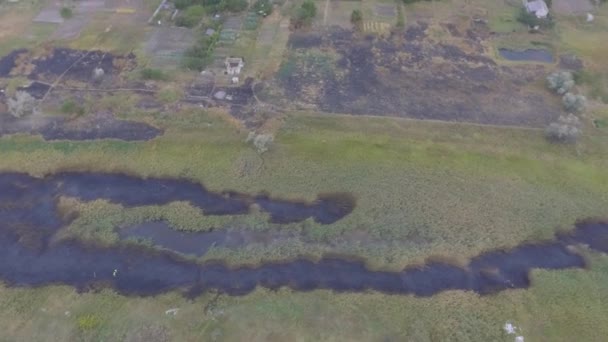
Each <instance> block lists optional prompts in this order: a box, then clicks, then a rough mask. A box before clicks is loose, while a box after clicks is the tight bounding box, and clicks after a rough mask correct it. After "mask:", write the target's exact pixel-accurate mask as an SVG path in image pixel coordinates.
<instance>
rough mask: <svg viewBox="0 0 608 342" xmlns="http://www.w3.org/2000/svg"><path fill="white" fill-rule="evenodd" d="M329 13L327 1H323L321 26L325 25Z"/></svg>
mask: <svg viewBox="0 0 608 342" xmlns="http://www.w3.org/2000/svg"><path fill="white" fill-rule="evenodd" d="M328 13H329V0H325V10H324V11H323V25H327V14H328Z"/></svg>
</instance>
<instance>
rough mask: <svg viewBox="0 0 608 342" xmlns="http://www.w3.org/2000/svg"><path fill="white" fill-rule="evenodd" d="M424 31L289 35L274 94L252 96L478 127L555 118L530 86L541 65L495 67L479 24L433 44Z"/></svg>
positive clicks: (555, 111)
mask: <svg viewBox="0 0 608 342" xmlns="http://www.w3.org/2000/svg"><path fill="white" fill-rule="evenodd" d="M427 27H428V25H426V24H425V23H417V24H415V25H412V26H410V27H408V28H406V29H404V31H402V32H393V33H392V35H391V36H390V37H387V38H383V37H373V36H365V37H361V36H359V35H357V34H355V33H353V32H352V31H349V30H345V29H341V28H337V27H332V28H330V29H328V30H326V31H316V32H310V33H308V34H307V33H302V32H300V33H294V34H293V35H292V37H291V38H290V41H289V46H290V50H289V52H288V54H287V58H286V60H285V61H284V63H283V65H282V66H281V69H280V71H279V73H278V74H277V80H276V84H275V88H276V89H279V90H277V92H278V93H277V94H273V96H267V97H263V94H258V97H259V98H260V99H261V100H262V101H266V102H273V103H276V104H279V105H281V106H283V107H287V108H290V107H295V108H307V109H311V108H314V109H318V110H321V111H324V112H330V113H332V112H337V113H349V114H362V115H367V114H371V115H392V116H403V117H412V118H418V119H435V120H447V121H464V122H475V123H483V124H499V125H518V126H533V127H544V126H545V125H546V124H547V123H548V122H550V121H551V120H553V119H554V118H556V117H557V116H559V114H560V112H561V108H560V107H559V105H558V104H555V103H553V102H552V101H550V100H546V99H545V98H546V94H545V92H544V91H542V89H537V88H535V87H534V82H535V81H537V80H539V79H542V78H543V77H545V74H546V71H545V70H544V67H543V66H542V65H538V64H530V65H528V64H525V63H522V64H521V65H517V66H513V67H509V68H503V67H500V66H499V65H497V64H496V63H495V62H494V60H493V59H492V58H490V57H489V55H490V53H489V52H488V51H486V47H485V45H484V42H485V40H487V39H488V38H489V37H490V33H489V29H488V28H487V27H486V26H485V25H483V24H479V23H471V24H470V25H469V28H468V29H467V30H466V35H461V36H452V37H451V39H450V40H449V42H447V41H446V42H438V41H436V40H434V39H433V38H432V37H430V36H429V35H428V34H427V32H426V30H427ZM313 52H314V53H313ZM319 56H325V58H320V57H319ZM335 56H337V57H335ZM513 99H517V101H514V100H513Z"/></svg>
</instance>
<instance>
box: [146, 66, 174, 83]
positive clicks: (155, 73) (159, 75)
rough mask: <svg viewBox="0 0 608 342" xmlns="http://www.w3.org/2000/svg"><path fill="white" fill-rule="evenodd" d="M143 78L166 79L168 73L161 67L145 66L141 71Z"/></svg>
mask: <svg viewBox="0 0 608 342" xmlns="http://www.w3.org/2000/svg"><path fill="white" fill-rule="evenodd" d="M141 78H143V79H144V80H155V81H165V80H167V79H168V77H167V75H166V74H165V73H164V72H163V71H162V70H160V69H151V68H145V69H143V70H142V71H141Z"/></svg>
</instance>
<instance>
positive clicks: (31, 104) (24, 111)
mask: <svg viewBox="0 0 608 342" xmlns="http://www.w3.org/2000/svg"><path fill="white" fill-rule="evenodd" d="M36 104H37V101H36V99H35V98H34V97H33V96H32V95H30V94H29V93H27V92H26V91H23V90H20V91H17V92H16V93H15V97H14V98H9V99H8V111H9V113H11V115H12V116H14V117H16V118H20V117H23V116H26V115H30V114H32V113H34V111H36Z"/></svg>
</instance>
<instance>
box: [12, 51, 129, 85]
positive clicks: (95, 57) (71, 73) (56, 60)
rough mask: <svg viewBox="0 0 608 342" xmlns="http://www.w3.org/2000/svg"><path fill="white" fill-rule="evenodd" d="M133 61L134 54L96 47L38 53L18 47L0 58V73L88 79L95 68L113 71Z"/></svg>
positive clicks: (47, 78)
mask: <svg viewBox="0 0 608 342" xmlns="http://www.w3.org/2000/svg"><path fill="white" fill-rule="evenodd" d="M135 64H136V62H135V55H134V54H129V55H125V56H120V55H114V54H112V53H109V52H105V51H99V50H93V51H88V50H75V49H69V48H53V49H51V50H49V51H47V52H46V53H44V54H42V55H40V56H39V55H35V54H34V53H33V52H32V51H29V50H26V49H19V50H15V51H13V52H11V53H9V54H8V55H6V56H4V57H2V58H0V77H11V76H25V77H28V78H29V79H33V80H48V81H52V80H54V79H55V78H56V77H58V76H60V75H63V77H64V78H67V79H73V80H79V81H89V80H91V78H92V76H93V70H95V68H101V69H103V70H104V72H105V74H106V75H112V74H117V73H119V72H121V71H123V70H126V69H132V68H133V67H134V66H135ZM23 65H32V66H33V68H32V67H23V68H22V66H23ZM64 73H65V74H64Z"/></svg>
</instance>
